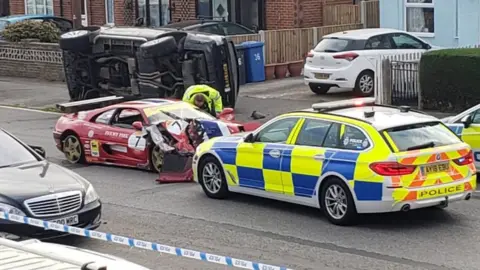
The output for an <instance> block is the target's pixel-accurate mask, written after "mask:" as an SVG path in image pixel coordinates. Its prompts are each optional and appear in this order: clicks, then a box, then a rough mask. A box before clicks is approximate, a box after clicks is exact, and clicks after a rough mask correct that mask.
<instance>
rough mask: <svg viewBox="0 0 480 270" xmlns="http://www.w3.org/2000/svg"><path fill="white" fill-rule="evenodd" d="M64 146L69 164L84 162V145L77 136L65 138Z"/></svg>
mask: <svg viewBox="0 0 480 270" xmlns="http://www.w3.org/2000/svg"><path fill="white" fill-rule="evenodd" d="M62 144H63V145H62V149H63V153H64V154H65V158H67V160H68V162H70V163H72V164H76V163H82V162H84V160H85V155H84V153H83V147H82V143H81V142H80V139H79V138H78V137H77V136H76V135H74V134H70V135H68V136H67V137H65V139H64V140H63V142H62Z"/></svg>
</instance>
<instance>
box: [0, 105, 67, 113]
mask: <svg viewBox="0 0 480 270" xmlns="http://www.w3.org/2000/svg"><path fill="white" fill-rule="evenodd" d="M0 108H2V109H9V110H20V111H27V112H36V113H44V114H55V115H61V114H63V113H58V112H46V111H42V110H40V109H30V108H21V107H13V106H5V105H0Z"/></svg>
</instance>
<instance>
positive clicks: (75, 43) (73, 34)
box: [58, 26, 100, 52]
mask: <svg viewBox="0 0 480 270" xmlns="http://www.w3.org/2000/svg"><path fill="white" fill-rule="evenodd" d="M99 31H100V27H95V26H92V27H89V28H85V29H81V30H74V31H70V32H67V33H65V34H63V35H61V36H60V40H59V41H58V44H59V46H60V49H62V50H64V51H72V52H89V51H90V50H91V45H90V39H91V36H92V35H96V34H97V33H98V32H99Z"/></svg>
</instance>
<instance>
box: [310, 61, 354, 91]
mask: <svg viewBox="0 0 480 270" xmlns="http://www.w3.org/2000/svg"><path fill="white" fill-rule="evenodd" d="M303 70H304V71H303V78H304V82H305V84H306V85H308V84H310V83H315V84H322V85H327V86H332V87H340V88H352V89H353V88H354V87H355V81H356V79H357V76H358V74H357V73H358V72H353V71H352V70H349V68H346V69H320V68H316V67H312V66H310V65H305V66H304V68H303ZM316 73H325V74H330V77H329V78H328V79H317V78H315V74H316Z"/></svg>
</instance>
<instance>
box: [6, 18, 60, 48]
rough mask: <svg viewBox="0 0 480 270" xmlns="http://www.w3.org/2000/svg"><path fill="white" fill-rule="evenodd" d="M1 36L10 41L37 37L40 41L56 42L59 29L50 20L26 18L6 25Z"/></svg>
mask: <svg viewBox="0 0 480 270" xmlns="http://www.w3.org/2000/svg"><path fill="white" fill-rule="evenodd" d="M2 36H3V37H4V38H5V39H6V40H7V41H10V42H19V41H21V40H22V39H38V40H39V41H40V42H47V43H56V42H58V39H59V38H60V29H58V27H57V26H56V25H55V24H53V23H50V22H38V21H32V20H26V21H22V22H17V23H13V24H10V25H7V27H5V30H4V31H3V32H2Z"/></svg>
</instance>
